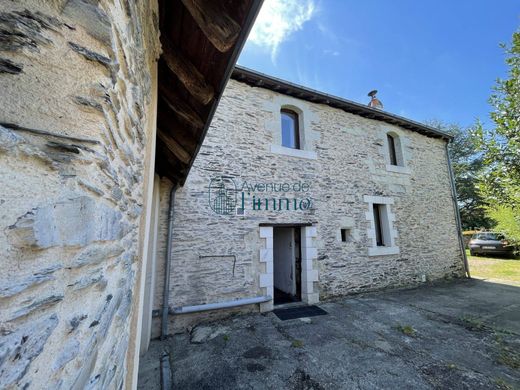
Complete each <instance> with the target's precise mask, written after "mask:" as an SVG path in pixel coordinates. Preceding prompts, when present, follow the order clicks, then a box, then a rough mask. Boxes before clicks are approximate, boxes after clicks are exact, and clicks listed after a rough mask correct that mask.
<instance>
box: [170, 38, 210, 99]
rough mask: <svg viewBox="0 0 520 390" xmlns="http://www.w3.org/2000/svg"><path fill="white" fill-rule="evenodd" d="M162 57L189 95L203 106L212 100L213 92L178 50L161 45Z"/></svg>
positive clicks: (171, 46)
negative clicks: (162, 49)
mask: <svg viewBox="0 0 520 390" xmlns="http://www.w3.org/2000/svg"><path fill="white" fill-rule="evenodd" d="M163 48H164V51H163V54H162V57H163V59H164V61H165V62H166V65H168V68H170V70H171V71H172V72H173V73H174V74H175V75H176V76H177V78H178V79H179V80H180V82H181V83H182V84H183V85H184V87H185V88H186V89H187V90H188V91H189V93H190V94H191V95H192V96H193V97H194V98H195V99H197V100H198V101H199V102H200V103H202V104H203V105H206V104H208V103H209V102H210V101H212V100H213V97H214V96H215V91H214V90H213V87H212V86H211V85H209V84H208V83H206V80H205V79H204V76H203V75H202V74H201V73H200V72H199V70H198V69H197V68H196V67H195V66H194V65H193V64H192V63H191V61H190V60H188V59H187V58H186V57H185V56H184V55H183V54H182V53H181V52H180V51H179V50H178V49H176V48H175V47H174V46H173V45H171V44H169V43H165V44H163Z"/></svg>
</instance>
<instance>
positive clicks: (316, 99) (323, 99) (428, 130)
mask: <svg viewBox="0 0 520 390" xmlns="http://www.w3.org/2000/svg"><path fill="white" fill-rule="evenodd" d="M231 77H232V78H233V79H235V80H237V81H241V82H244V83H246V84H249V85H251V86H254V87H260V88H266V89H269V90H271V91H274V92H278V93H281V94H284V95H288V96H292V97H295V98H298V99H302V100H307V101H309V102H312V103H318V104H326V105H328V106H330V107H334V108H338V109H340V110H343V111H346V112H349V113H351V114H355V115H359V116H362V117H365V118H369V119H374V120H378V121H382V122H386V123H390V124H392V125H396V126H399V127H402V128H405V129H408V130H412V131H416V132H418V133H421V134H424V135H426V136H428V137H433V138H442V139H445V140H446V141H448V142H449V141H450V140H451V139H452V138H453V136H452V135H450V134H448V133H445V132H443V131H440V130H438V129H436V128H434V127H431V126H428V125H425V124H423V123H420V122H416V121H413V120H411V119H407V118H404V117H402V116H399V115H395V114H391V113H389V112H386V111H383V110H380V109H377V108H372V107H368V106H366V105H364V104H360V103H356V102H353V101H351V100H347V99H343V98H340V97H337V96H333V95H328V94H326V93H323V92H319V91H316V90H314V89H311V88H306V87H303V86H301V85H297V84H293V83H290V82H288V81H285V80H281V79H278V78H276V77H272V76H268V75H266V74H263V73H260V72H257V71H254V70H251V69H247V68H244V67H238V66H237V67H235V69H234V71H233V74H232V76H231Z"/></svg>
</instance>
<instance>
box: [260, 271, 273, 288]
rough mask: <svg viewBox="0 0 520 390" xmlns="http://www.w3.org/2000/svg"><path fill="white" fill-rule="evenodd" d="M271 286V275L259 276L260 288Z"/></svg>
mask: <svg viewBox="0 0 520 390" xmlns="http://www.w3.org/2000/svg"><path fill="white" fill-rule="evenodd" d="M272 285H273V274H260V287H270V286H272Z"/></svg>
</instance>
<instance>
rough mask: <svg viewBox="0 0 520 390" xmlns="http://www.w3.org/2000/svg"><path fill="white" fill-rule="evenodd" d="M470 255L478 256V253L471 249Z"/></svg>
mask: <svg viewBox="0 0 520 390" xmlns="http://www.w3.org/2000/svg"><path fill="white" fill-rule="evenodd" d="M469 254H470V256H476V255H477V254H476V253H475V252H473V251H469Z"/></svg>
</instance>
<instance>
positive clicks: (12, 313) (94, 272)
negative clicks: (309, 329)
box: [0, 0, 160, 389]
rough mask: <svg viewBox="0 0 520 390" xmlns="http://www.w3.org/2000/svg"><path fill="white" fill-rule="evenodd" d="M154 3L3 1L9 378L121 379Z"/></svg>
mask: <svg viewBox="0 0 520 390" xmlns="http://www.w3.org/2000/svg"><path fill="white" fill-rule="evenodd" d="M158 39H159V31H158V24H157V4H156V2H155V1H147V2H134V1H130V2H128V1H123V0H121V1H120V0H101V1H90V0H69V1H67V0H53V1H37V0H34V1H30V0H21V1H16V2H14V1H8V0H0V90H1V91H2V92H1V94H0V107H1V110H0V183H1V187H2V188H1V189H0V221H1V222H0V223H1V225H0V248H1V259H2V261H1V263H0V335H1V341H0V388H2V389H4V388H7V389H10V388H34V389H41V388H49V389H51V388H52V389H54V388H63V389H70V388H103V389H107V388H118V389H119V388H121V387H122V386H127V385H128V380H127V378H128V375H129V373H128V370H127V366H131V365H132V362H130V361H129V360H132V359H133V356H134V351H132V350H131V348H130V347H129V345H131V344H132V336H133V335H134V336H135V329H132V328H131V327H130V324H131V322H132V319H133V318H134V317H136V313H137V311H136V299H137V298H138V297H137V296H136V294H135V291H138V289H137V288H136V284H137V281H138V280H139V273H140V267H141V264H140V261H139V259H140V256H139V255H140V251H141V248H140V245H142V244H141V242H140V241H141V240H142V234H143V232H142V231H140V229H141V228H142V223H141V221H142V219H143V216H142V214H143V212H142V211H143V205H144V204H145V202H146V200H145V199H144V196H143V193H144V191H145V188H144V183H145V182H146V180H147V177H146V172H147V169H149V167H148V162H147V161H150V160H151V158H150V149H151V148H150V142H151V139H152V137H153V136H154V133H153V131H154V130H153V128H154V126H153V121H154V120H155V117H154V115H155V114H154V112H155V107H154V104H155V99H154V80H155V78H156V60H157V58H158V55H159V50H160V48H159V41H158Z"/></svg>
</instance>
